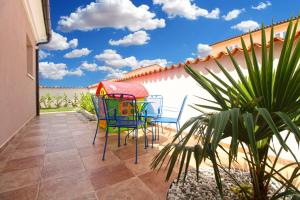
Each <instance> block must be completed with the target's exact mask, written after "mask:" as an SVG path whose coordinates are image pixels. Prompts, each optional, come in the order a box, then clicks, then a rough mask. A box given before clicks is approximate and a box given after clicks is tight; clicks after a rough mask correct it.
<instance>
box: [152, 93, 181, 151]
mask: <svg viewBox="0 0 300 200" xmlns="http://www.w3.org/2000/svg"><path fill="white" fill-rule="evenodd" d="M186 100H187V96H185V97H184V99H183V101H182V104H181V107H180V110H179V112H178V115H177V116H176V117H164V116H159V117H157V118H153V119H152V120H151V123H152V124H155V125H156V124H158V125H159V124H161V125H162V124H176V131H177V132H178V131H179V129H180V118H181V115H182V111H183V108H184V105H185V103H186ZM165 110H168V108H166V109H165ZM170 111H173V110H170ZM158 129H159V126H158ZM162 132H163V127H162ZM158 138H159V131H158ZM153 142H154V134H153V126H152V147H153Z"/></svg>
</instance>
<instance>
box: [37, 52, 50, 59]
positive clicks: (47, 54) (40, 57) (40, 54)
mask: <svg viewBox="0 0 300 200" xmlns="http://www.w3.org/2000/svg"><path fill="white" fill-rule="evenodd" d="M48 56H50V53H47V52H46V51H43V50H39V59H40V60H42V59H45V58H47V57H48Z"/></svg>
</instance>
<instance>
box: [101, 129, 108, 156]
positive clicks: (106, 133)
mask: <svg viewBox="0 0 300 200" xmlns="http://www.w3.org/2000/svg"><path fill="white" fill-rule="evenodd" d="M107 140H108V127H106V131H105V144H104V149H103V155H102V160H105V153H106V145H107Z"/></svg>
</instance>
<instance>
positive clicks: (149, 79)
mask: <svg viewBox="0 0 300 200" xmlns="http://www.w3.org/2000/svg"><path fill="white" fill-rule="evenodd" d="M281 47H282V44H281V43H276V44H275V48H274V58H275V59H274V60H275V61H274V63H277V61H276V60H278V58H279V56H280V49H281ZM256 52H257V55H258V60H261V56H260V53H261V49H260V48H256ZM234 57H235V59H236V60H237V62H238V63H239V64H240V66H241V67H243V72H244V73H247V70H246V68H245V67H246V65H245V61H244V58H243V57H244V56H243V53H242V52H239V53H237V54H236V55H235V56H234ZM218 61H219V62H220V63H221V64H222V65H223V66H224V67H226V69H227V70H228V72H229V73H230V74H231V75H235V74H236V72H235V70H234V68H233V66H232V63H231V61H230V58H229V57H228V56H223V57H222V58H221V59H219V60H218ZM192 66H193V67H194V68H195V69H197V70H198V71H199V72H200V73H201V74H203V75H205V76H206V77H207V78H212V76H211V75H209V74H208V73H207V72H206V70H205V68H208V69H210V70H211V71H213V73H215V74H216V75H217V76H218V77H219V78H221V79H222V80H223V81H227V79H226V77H225V76H224V75H223V74H222V73H221V72H220V70H219V69H218V68H217V67H216V66H217V65H216V64H215V61H213V60H211V61H208V62H200V63H198V64H197V65H192ZM235 77H237V75H235ZM125 82H138V83H141V84H143V85H144V86H145V87H146V89H147V90H148V92H149V94H160V95H163V97H164V105H166V106H171V107H177V108H180V106H181V103H182V100H183V98H184V96H185V95H188V101H187V104H186V106H185V108H184V111H183V115H182V118H181V125H182V124H184V122H185V121H186V120H187V119H189V118H190V117H192V116H196V115H199V114H200V113H199V112H198V111H196V110H195V109H193V108H191V107H190V106H189V105H192V104H194V103H199V104H206V105H207V104H209V103H208V102H206V101H203V100H201V99H199V98H197V97H196V96H199V97H202V98H208V99H211V96H210V95H209V94H208V93H207V92H206V91H205V90H204V89H203V88H201V87H200V86H199V85H198V83H197V82H196V81H195V80H194V79H192V78H191V77H190V76H189V75H188V74H187V73H186V72H185V71H184V69H183V67H180V68H177V69H173V70H167V71H164V72H161V73H156V74H151V75H147V76H142V77H138V78H134V79H130V80H126V81H125ZM169 114H170V113H165V115H169ZM173 128H175V126H173ZM283 136H284V134H283ZM224 142H226V143H227V142H230V140H227V141H224ZM275 144H278V141H277V140H275ZM288 144H289V146H290V147H291V148H292V150H293V152H294V154H295V155H296V156H297V157H298V159H300V151H299V148H298V145H297V144H296V143H295V141H294V137H290V138H289V140H288ZM276 146H277V147H279V145H276ZM271 154H272V153H271ZM281 158H284V159H289V160H293V158H292V156H291V155H290V154H289V153H286V152H284V151H283V152H282V154H281Z"/></svg>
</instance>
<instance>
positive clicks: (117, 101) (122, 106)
mask: <svg viewBox="0 0 300 200" xmlns="http://www.w3.org/2000/svg"><path fill="white" fill-rule="evenodd" d="M102 101H103V107H104V112H105V120H106V132H105V144H104V150H103V156H102V160H104V159H105V153H106V146H107V142H108V130H109V128H110V127H112V128H117V129H118V146H120V144H121V142H120V140H121V136H120V131H121V128H126V129H132V130H133V131H135V140H136V158H135V163H137V161H138V128H139V127H140V126H142V125H143V123H144V122H143V121H142V120H141V118H140V116H139V113H138V107H137V103H136V98H135V96H133V95H130V94H106V95H104V96H103V97H102Z"/></svg>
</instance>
